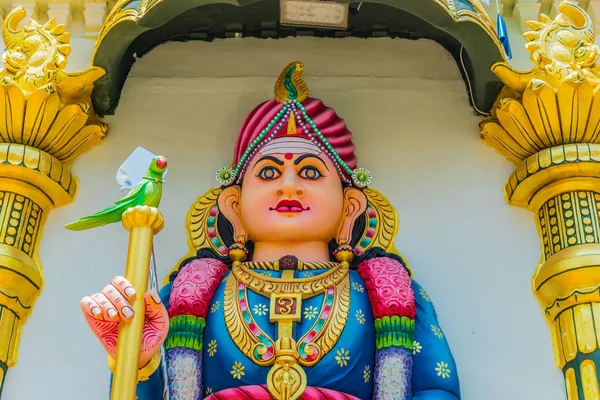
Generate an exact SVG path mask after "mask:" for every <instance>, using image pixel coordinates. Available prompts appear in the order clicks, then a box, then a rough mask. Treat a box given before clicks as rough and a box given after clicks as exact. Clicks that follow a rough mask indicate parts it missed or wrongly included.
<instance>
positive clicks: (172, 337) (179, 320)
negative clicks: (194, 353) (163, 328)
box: [165, 315, 206, 351]
mask: <svg viewBox="0 0 600 400" xmlns="http://www.w3.org/2000/svg"><path fill="white" fill-rule="evenodd" d="M205 326H206V321H205V320H204V318H202V317H196V316H194V315H177V316H175V317H171V319H169V334H168V335H167V341H166V342H165V347H166V349H167V350H169V349H173V348H175V347H185V348H187V349H193V350H198V351H202V336H203V333H204V327H205Z"/></svg>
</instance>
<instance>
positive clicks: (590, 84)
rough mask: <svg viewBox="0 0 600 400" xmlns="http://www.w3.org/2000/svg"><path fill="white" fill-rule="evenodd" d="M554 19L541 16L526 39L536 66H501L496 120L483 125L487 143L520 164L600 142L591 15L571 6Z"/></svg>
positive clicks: (599, 80) (599, 72) (598, 72)
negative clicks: (556, 150) (546, 153)
mask: <svg viewBox="0 0 600 400" xmlns="http://www.w3.org/2000/svg"><path fill="white" fill-rule="evenodd" d="M558 9H559V14H558V15H557V16H556V18H555V19H554V20H551V19H550V18H548V17H546V16H541V17H540V19H541V21H531V22H529V26H531V28H532V29H533V30H532V31H530V32H526V33H525V34H524V37H525V39H526V40H527V41H528V43H527V45H526V46H525V47H526V49H527V51H529V52H530V53H531V60H532V61H533V62H534V63H535V65H534V67H533V68H532V69H531V70H529V71H517V70H515V69H513V68H512V67H511V66H510V65H509V64H508V63H497V64H495V65H494V66H493V67H492V71H493V72H494V73H495V74H496V75H497V76H498V77H499V78H500V79H501V80H502V82H504V84H505V85H506V88H508V90H507V89H506V88H505V90H503V91H502V93H501V95H500V97H499V99H498V101H497V103H496V107H495V108H494V109H493V110H492V116H491V117H490V118H488V119H486V120H484V121H483V122H482V123H481V124H480V128H481V133H482V135H483V138H484V140H485V141H486V143H488V144H489V145H490V146H492V147H494V148H495V149H496V150H498V152H500V153H501V154H503V155H504V156H506V157H507V158H508V159H509V160H511V161H513V162H515V163H519V162H520V161H523V160H525V159H527V158H528V157H531V156H533V155H534V154H536V153H537V152H540V151H542V150H544V149H547V148H550V147H553V146H560V145H564V144H570V143H600V137H599V136H600V135H599V127H598V125H599V117H598V112H599V111H600V102H599V101H596V94H597V93H598V86H600V69H599V67H598V65H597V64H596V62H597V61H598V59H599V57H600V48H598V46H597V45H596V44H595V43H594V41H595V32H594V25H593V23H592V21H591V20H590V18H589V16H588V15H587V14H586V13H585V11H584V10H583V9H582V8H581V7H579V6H577V5H576V4H573V3H571V2H568V1H564V2H563V3H561V4H560V6H559V7H558Z"/></svg>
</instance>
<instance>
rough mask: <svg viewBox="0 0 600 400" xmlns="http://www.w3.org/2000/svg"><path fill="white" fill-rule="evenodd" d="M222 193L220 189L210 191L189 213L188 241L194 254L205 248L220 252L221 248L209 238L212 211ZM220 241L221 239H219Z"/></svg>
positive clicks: (197, 201) (199, 198)
mask: <svg viewBox="0 0 600 400" xmlns="http://www.w3.org/2000/svg"><path fill="white" fill-rule="evenodd" d="M222 191H223V190H222V189H220V188H216V189H211V190H209V191H208V192H206V193H205V194H204V195H203V196H200V197H198V199H197V200H196V202H195V203H194V204H193V205H192V207H191V208H190V211H189V212H188V215H187V221H188V224H187V228H188V240H189V243H190V245H191V247H192V248H193V249H194V252H196V251H198V249H201V248H204V247H210V248H212V249H213V250H215V251H217V252H218V251H219V248H218V247H217V246H215V244H214V243H213V242H212V240H211V239H210V237H209V236H208V218H209V217H210V210H211V209H212V208H214V207H215V206H216V205H217V199H218V198H219V194H220V193H221V192H222ZM215 219H216V216H215ZM215 224H216V223H215ZM218 235H219V234H218V232H217V237H219V236H218ZM219 240H221V239H220V238H219Z"/></svg>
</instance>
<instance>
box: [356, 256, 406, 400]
mask: <svg viewBox="0 0 600 400" xmlns="http://www.w3.org/2000/svg"><path fill="white" fill-rule="evenodd" d="M358 273H359V275H360V276H361V278H362V279H363V280H364V282H365V286H366V289H367V294H368V296H369V302H370V303H371V308H372V309H373V317H374V318H375V335H376V347H377V350H376V352H375V371H374V372H375V374H374V388H373V389H374V390H373V399H374V400H379V399H390V398H393V399H397V400H408V399H410V398H411V396H412V393H411V389H410V382H411V376H412V343H413V339H414V318H415V297H414V293H413V290H412V287H411V279H410V276H409V274H408V271H407V270H406V268H404V266H403V265H402V264H400V263H399V262H398V261H396V260H394V259H391V258H385V257H379V258H372V259H370V260H366V261H364V262H363V263H362V264H361V265H360V266H359V267H358Z"/></svg>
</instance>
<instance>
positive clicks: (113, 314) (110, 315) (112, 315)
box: [106, 308, 117, 318]
mask: <svg viewBox="0 0 600 400" xmlns="http://www.w3.org/2000/svg"><path fill="white" fill-rule="evenodd" d="M106 314H108V318H112V317H114V316H115V315H117V312H116V311H115V310H114V309H112V308H111V309H109V310H108V311H107V312H106Z"/></svg>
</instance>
